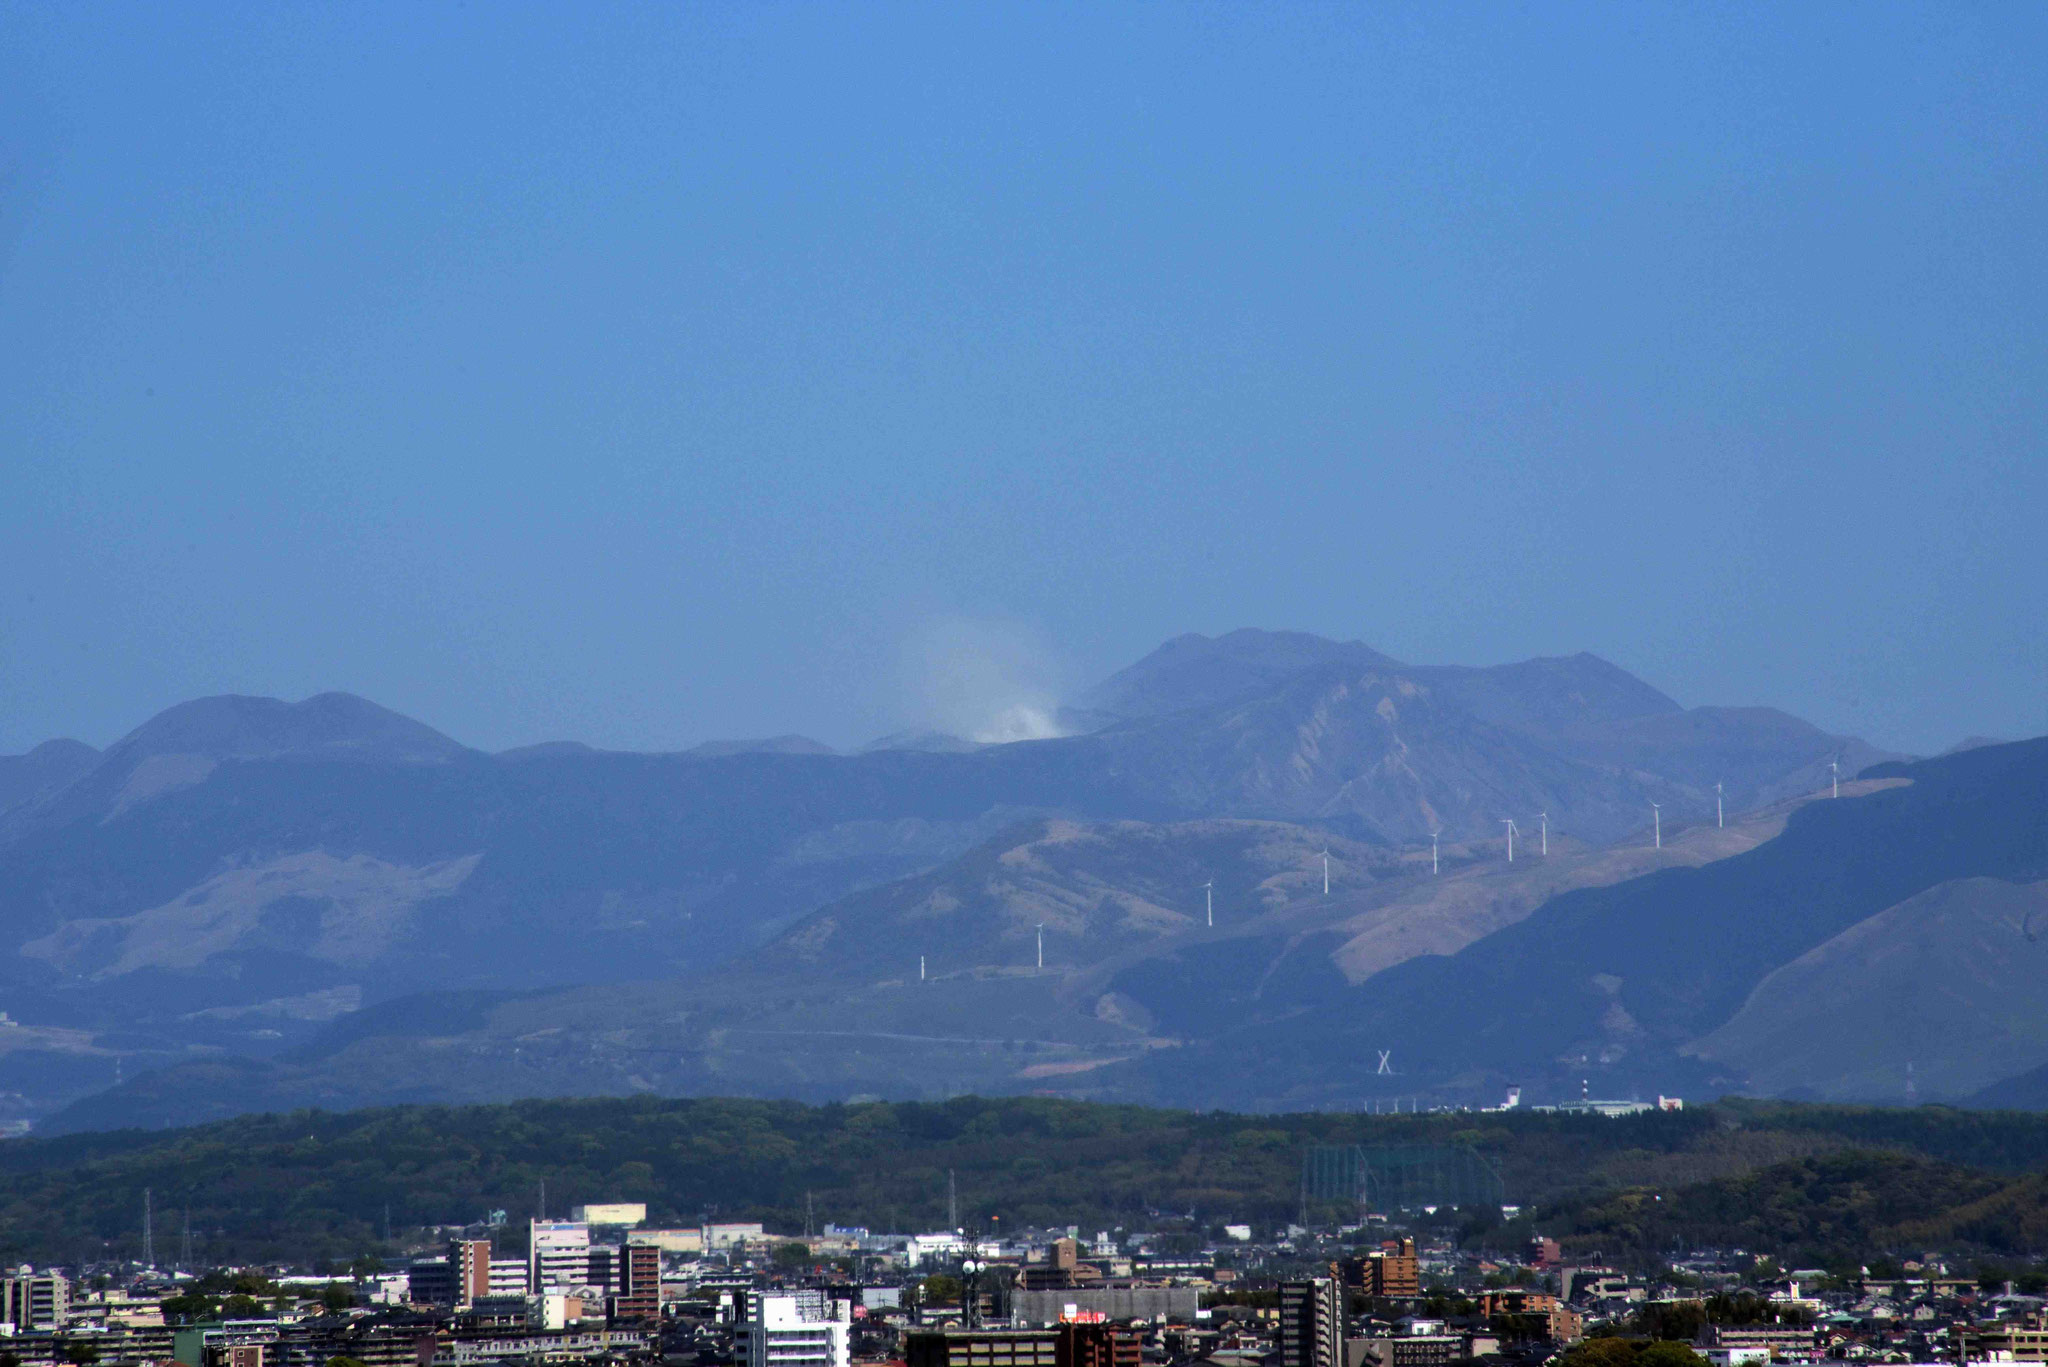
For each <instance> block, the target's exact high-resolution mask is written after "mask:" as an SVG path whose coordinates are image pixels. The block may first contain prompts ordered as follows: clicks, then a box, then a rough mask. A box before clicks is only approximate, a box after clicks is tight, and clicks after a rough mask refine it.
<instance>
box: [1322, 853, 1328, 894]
mask: <svg viewBox="0 0 2048 1367" xmlns="http://www.w3.org/2000/svg"><path fill="white" fill-rule="evenodd" d="M1329 895H1330V847H1329V846H1328V845H1325V846H1323V896H1325V897H1328V896H1329Z"/></svg>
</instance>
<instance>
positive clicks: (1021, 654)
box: [904, 617, 1066, 745]
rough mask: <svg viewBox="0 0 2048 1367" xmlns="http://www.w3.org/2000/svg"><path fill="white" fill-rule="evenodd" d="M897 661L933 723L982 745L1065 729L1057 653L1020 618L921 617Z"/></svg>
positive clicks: (1054, 733)
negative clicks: (924, 620) (901, 660)
mask: <svg viewBox="0 0 2048 1367" xmlns="http://www.w3.org/2000/svg"><path fill="white" fill-rule="evenodd" d="M904 664H905V674H906V676H907V678H906V683H907V685H908V688H907V689H906V691H907V692H908V693H909V694H910V695H911V696H912V697H914V698H916V699H917V701H918V704H919V708H920V717H921V720H922V722H923V723H924V724H925V725H926V726H928V727H930V728H931V729H933V730H936V731H944V732H946V733H948V734H949V735H955V736H965V737H966V738H967V739H969V740H973V741H979V742H981V743H983V744H987V745H1001V744H1004V743H1006V742H1009V741H1016V740H1049V739H1051V738H1052V737H1055V736H1062V735H1065V734H1066V732H1065V731H1064V730H1063V729H1062V728H1061V726H1060V724H1059V720H1058V718H1059V699H1060V693H1061V687H1060V685H1061V674H1062V671H1061V669H1060V667H1059V664H1058V655H1057V653H1056V652H1055V651H1054V650H1053V649H1052V648H1051V647H1050V646H1049V645H1048V644H1047V643H1046V642H1045V640H1044V639H1043V637H1041V636H1040V634H1039V633H1037V632H1036V631H1033V630H1032V629H1031V628H1029V627H1026V626H1024V625H1022V624H1021V623H1016V622H993V621H985V620H977V619H973V618H966V617H949V618H943V619H940V620H938V621H934V622H930V623H927V624H926V625H925V626H924V627H923V628H922V629H920V630H919V631H918V632H916V633H915V634H914V635H913V636H912V637H911V640H910V642H909V644H908V646H907V648H906V649H905V651H904Z"/></svg>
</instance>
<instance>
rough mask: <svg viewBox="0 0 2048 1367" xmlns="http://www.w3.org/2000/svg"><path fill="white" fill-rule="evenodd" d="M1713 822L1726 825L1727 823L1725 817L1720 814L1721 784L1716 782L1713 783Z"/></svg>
mask: <svg viewBox="0 0 2048 1367" xmlns="http://www.w3.org/2000/svg"><path fill="white" fill-rule="evenodd" d="M1714 824H1715V825H1716V826H1726V825H1727V824H1728V821H1727V818H1726V817H1724V816H1723V815H1722V814H1721V785H1720V784H1718V783H1716V784H1715V785H1714Z"/></svg>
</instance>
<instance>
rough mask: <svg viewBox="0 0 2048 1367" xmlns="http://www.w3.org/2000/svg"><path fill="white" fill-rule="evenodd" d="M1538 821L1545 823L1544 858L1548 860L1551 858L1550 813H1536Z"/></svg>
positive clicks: (1543, 828)
mask: <svg viewBox="0 0 2048 1367" xmlns="http://www.w3.org/2000/svg"><path fill="white" fill-rule="evenodd" d="M1536 819H1537V820H1538V821H1540V822H1542V823H1543V827H1542V830H1543V857H1544V858H1545V859H1548V858H1549V857H1550V813H1549V812H1538V813H1536Z"/></svg>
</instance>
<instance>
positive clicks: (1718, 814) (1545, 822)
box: [917, 760, 1842, 1071]
mask: <svg viewBox="0 0 2048 1367" xmlns="http://www.w3.org/2000/svg"><path fill="white" fill-rule="evenodd" d="M1828 779H1829V788H1830V795H1831V796H1833V797H1840V796H1841V795H1842V765H1841V761H1839V760H1829V761H1828ZM1536 823H1537V824H1536V831H1537V841H1538V844H1537V853H1538V854H1539V856H1541V857H1544V858H1548V857H1549V855H1550V813H1549V812H1547V811H1546V812H1538V813H1536ZM1501 824H1502V825H1504V826H1506V827H1507V840H1508V862H1509V863H1510V864H1512V863H1514V862H1515V837H1516V836H1517V835H1519V834H1521V827H1520V826H1518V825H1516V824H1515V819H1514V818H1513V817H1511V816H1504V817H1502V818H1501ZM1714 825H1715V827H1716V828H1717V829H1718V828H1725V827H1726V826H1727V825H1728V811H1727V805H1726V792H1725V790H1724V788H1723V786H1722V785H1721V784H1719V783H1716V784H1715V785H1714ZM1442 835H1443V832H1442V831H1431V832H1430V833H1429V871H1430V873H1431V875H1432V876H1434V875H1436V874H1437V873H1439V872H1440V871H1441V869H1442V863H1441V856H1440V853H1439V850H1440V846H1439V841H1440V839H1441V837H1442ZM1650 838H1651V840H1652V841H1653V842H1655V843H1654V848H1656V849H1660V850H1661V849H1663V848H1664V804H1663V803H1661V802H1652V803H1651V804H1650ZM1321 858H1322V861H1323V896H1325V897H1328V896H1329V895H1330V847H1329V846H1328V845H1325V846H1323V849H1322V853H1321ZM1202 924H1203V925H1204V926H1206V927H1207V928H1209V929H1211V930H1214V929H1215V928H1216V880H1215V879H1213V878H1211V879H1210V880H1209V881H1208V882H1206V883H1204V884H1202ZM1033 929H1034V930H1035V931H1036V933H1037V938H1038V965H1037V966H1038V968H1039V969H1040V970H1043V969H1044V968H1045V922H1043V921H1040V922H1039V923H1038V924H1037V925H1036V926H1035V927H1033ZM917 976H918V979H919V980H920V981H922V980H923V979H924V959H923V957H922V956H920V957H919V959H918V964H917ZM1385 1062H1386V1061H1385V1060H1384V1059H1382V1060H1381V1068H1382V1071H1384V1070H1385Z"/></svg>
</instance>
